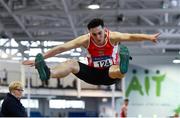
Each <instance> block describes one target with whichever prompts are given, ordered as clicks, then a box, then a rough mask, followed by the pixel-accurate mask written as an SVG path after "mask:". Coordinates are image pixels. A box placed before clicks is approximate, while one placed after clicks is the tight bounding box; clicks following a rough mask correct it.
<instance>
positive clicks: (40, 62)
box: [35, 54, 79, 80]
mask: <svg viewBox="0 0 180 118" xmlns="http://www.w3.org/2000/svg"><path fill="white" fill-rule="evenodd" d="M35 67H36V69H37V70H38V73H39V77H40V79H41V80H47V79H49V78H50V77H52V78H61V77H65V76H67V75H68V74H70V73H74V74H76V73H78V72H79V64H78V62H77V61H76V60H68V61H65V62H62V63H60V64H59V65H57V66H55V67H54V68H52V69H49V68H48V67H47V65H46V63H45V61H44V58H43V56H42V54H38V55H37V56H36V59H35Z"/></svg>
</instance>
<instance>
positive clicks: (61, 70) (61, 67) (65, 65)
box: [51, 59, 79, 78]
mask: <svg viewBox="0 0 180 118" xmlns="http://www.w3.org/2000/svg"><path fill="white" fill-rule="evenodd" d="M78 72H79V64H78V62H77V61H76V60H73V59H71V60H68V61H65V62H62V63H59V64H58V65H57V66H55V67H53V68H52V69H51V78H62V77H65V76H67V75H69V74H70V73H74V74H76V73H78Z"/></svg>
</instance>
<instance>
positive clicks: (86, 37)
mask: <svg viewBox="0 0 180 118" xmlns="http://www.w3.org/2000/svg"><path fill="white" fill-rule="evenodd" d="M77 43H81V44H82V46H83V47H87V45H88V44H89V34H84V35H81V36H79V37H78V38H77Z"/></svg>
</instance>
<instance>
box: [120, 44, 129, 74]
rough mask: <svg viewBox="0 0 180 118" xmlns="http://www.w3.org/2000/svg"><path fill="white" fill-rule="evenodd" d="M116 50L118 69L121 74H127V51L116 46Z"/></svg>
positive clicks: (125, 48) (122, 47)
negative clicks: (117, 51)
mask: <svg viewBox="0 0 180 118" xmlns="http://www.w3.org/2000/svg"><path fill="white" fill-rule="evenodd" d="M118 50H119V58H120V59H119V61H120V63H119V68H120V71H121V73H122V74H125V73H127V71H128V66H129V59H130V56H129V51H128V48H127V47H126V46H124V45H118Z"/></svg>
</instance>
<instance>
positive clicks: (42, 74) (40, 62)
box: [35, 54, 48, 80]
mask: <svg viewBox="0 0 180 118" xmlns="http://www.w3.org/2000/svg"><path fill="white" fill-rule="evenodd" d="M45 65H46V63H45V62H44V57H43V56H42V54H37V55H36V59H35V67H36V69H37V70H38V74H39V78H40V79H41V80H47V79H48V77H47V74H46V71H45V69H44V66H45Z"/></svg>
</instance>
